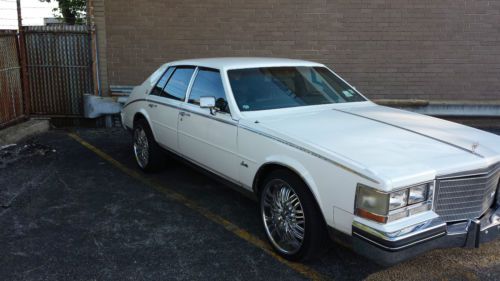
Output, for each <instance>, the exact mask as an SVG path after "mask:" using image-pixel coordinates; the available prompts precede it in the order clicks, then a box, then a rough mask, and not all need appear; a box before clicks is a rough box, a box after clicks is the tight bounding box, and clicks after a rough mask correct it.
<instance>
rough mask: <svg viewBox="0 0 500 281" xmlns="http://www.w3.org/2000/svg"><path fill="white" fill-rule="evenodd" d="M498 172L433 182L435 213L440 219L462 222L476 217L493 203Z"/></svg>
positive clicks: (499, 175) (499, 172)
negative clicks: (434, 188)
mask: <svg viewBox="0 0 500 281" xmlns="http://www.w3.org/2000/svg"><path fill="white" fill-rule="evenodd" d="M499 178H500V170H498V169H494V170H492V171H491V172H490V173H486V174H482V175H477V176H465V177H455V178H443V179H438V180H437V181H436V199H435V201H434V211H435V212H436V213H437V214H438V215H440V216H441V217H442V218H443V220H445V221H447V222H450V221H461V220H468V219H475V218H479V217H480V216H481V215H482V214H483V213H484V212H486V210H488V208H490V207H491V205H492V204H493V201H494V200H495V192H496V190H497V188H498V185H499Z"/></svg>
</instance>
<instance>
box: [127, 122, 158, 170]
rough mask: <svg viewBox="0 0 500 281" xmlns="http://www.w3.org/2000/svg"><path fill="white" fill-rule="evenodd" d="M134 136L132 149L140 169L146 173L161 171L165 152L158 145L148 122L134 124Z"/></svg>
mask: <svg viewBox="0 0 500 281" xmlns="http://www.w3.org/2000/svg"><path fill="white" fill-rule="evenodd" d="M132 136H133V146H132V149H133V151H134V156H135V160H136V163H137V165H138V166H139V168H141V169H142V170H143V171H146V172H151V171H158V170H159V169H161V168H162V167H163V160H164V158H163V152H162V151H161V148H160V146H159V145H158V144H157V143H156V141H155V139H154V136H153V132H152V131H151V128H150V127H149V124H148V122H147V121H146V120H144V119H139V120H137V121H135V122H134V130H133V134H132Z"/></svg>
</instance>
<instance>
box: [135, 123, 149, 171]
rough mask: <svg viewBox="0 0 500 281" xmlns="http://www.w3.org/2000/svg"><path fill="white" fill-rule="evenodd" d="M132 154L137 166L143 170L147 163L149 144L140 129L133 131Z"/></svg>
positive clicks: (144, 133)
mask: <svg viewBox="0 0 500 281" xmlns="http://www.w3.org/2000/svg"><path fill="white" fill-rule="evenodd" d="M134 154H135V159H136V160H137V164H139V166H140V167H141V168H145V167H146V166H147V165H148V161H149V143H148V137H147V135H146V132H145V131H144V129H143V128H142V127H138V128H136V129H135V130H134Z"/></svg>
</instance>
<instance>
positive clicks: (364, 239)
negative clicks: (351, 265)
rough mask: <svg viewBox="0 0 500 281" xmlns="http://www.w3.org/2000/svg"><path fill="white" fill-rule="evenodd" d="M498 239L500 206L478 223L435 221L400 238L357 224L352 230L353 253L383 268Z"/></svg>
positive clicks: (427, 222)
mask: <svg viewBox="0 0 500 281" xmlns="http://www.w3.org/2000/svg"><path fill="white" fill-rule="evenodd" d="M496 238H500V206H496V207H495V208H492V209H489V210H488V211H487V212H486V213H485V214H484V215H483V216H482V217H481V218H480V219H477V220H469V221H466V222H459V223H453V224H447V223H445V222H444V221H442V220H441V219H440V218H435V219H432V220H429V221H426V222H424V223H421V224H419V225H416V226H415V227H414V228H412V230H411V231H410V232H408V233H403V234H397V235H391V234H387V233H381V232H379V231H375V230H373V229H371V228H370V227H367V226H365V225H363V224H360V223H356V222H355V223H353V227H352V247H353V249H354V251H356V252H357V253H359V254H361V255H363V256H366V257H368V258H370V259H372V260H375V261H376V262H378V263H380V264H383V265H393V264H396V263H399V262H401V261H404V260H407V259H410V258H413V257H415V256H418V255H420V254H422V253H425V252H427V251H429V250H432V249H438V248H455V247H467V248H477V247H479V245H480V244H481V243H485V242H488V241H491V240H494V239H496Z"/></svg>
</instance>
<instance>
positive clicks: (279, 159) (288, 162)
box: [261, 154, 322, 209]
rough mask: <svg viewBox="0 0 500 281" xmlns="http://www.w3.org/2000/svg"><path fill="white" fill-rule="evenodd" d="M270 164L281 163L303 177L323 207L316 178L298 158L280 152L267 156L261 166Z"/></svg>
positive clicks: (319, 204)
mask: <svg viewBox="0 0 500 281" xmlns="http://www.w3.org/2000/svg"><path fill="white" fill-rule="evenodd" d="M268 164H276V165H281V166H284V167H287V168H289V169H290V170H292V171H294V172H295V173H296V174H297V175H298V176H299V177H300V178H302V180H303V181H304V182H305V184H306V185H307V186H308V187H309V190H310V191H311V193H312V195H313V196H314V199H315V200H316V203H318V206H319V207H320V208H321V209H322V206H321V200H319V198H320V196H319V191H318V186H317V185H316V183H315V181H314V179H313V178H312V176H311V174H310V173H309V171H308V170H307V168H306V167H304V165H302V163H301V162H300V161H297V160H296V159H293V158H291V157H289V156H287V155H282V154H278V155H269V156H267V157H266V159H265V163H263V164H262V165H261V167H263V166H264V165H268Z"/></svg>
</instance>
